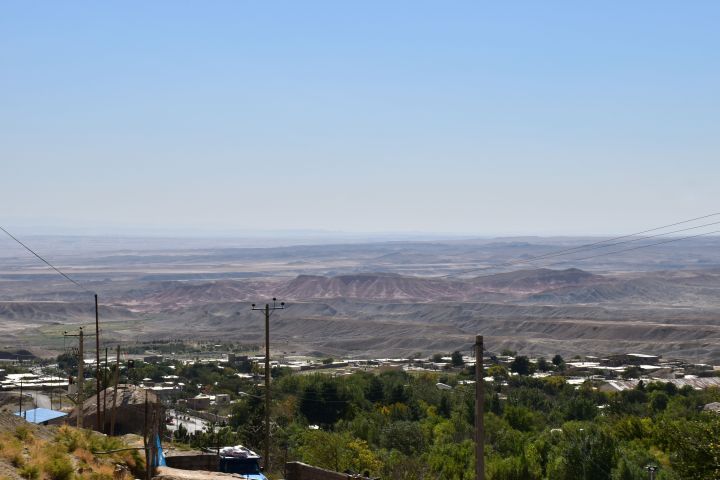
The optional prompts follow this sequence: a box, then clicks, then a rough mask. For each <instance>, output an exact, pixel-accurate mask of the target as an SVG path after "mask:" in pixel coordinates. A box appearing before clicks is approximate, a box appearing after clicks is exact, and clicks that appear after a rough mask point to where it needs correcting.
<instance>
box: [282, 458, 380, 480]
mask: <svg viewBox="0 0 720 480" xmlns="http://www.w3.org/2000/svg"><path fill="white" fill-rule="evenodd" d="M285 467H286V470H287V480H348V479H357V480H372V479H370V478H367V477H363V476H362V475H351V474H348V473H338V472H331V471H330V470H324V469H322V468H317V467H312V466H310V465H306V464H304V463H300V462H288V463H286V464H285Z"/></svg>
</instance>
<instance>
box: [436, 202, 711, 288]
mask: <svg viewBox="0 0 720 480" xmlns="http://www.w3.org/2000/svg"><path fill="white" fill-rule="evenodd" d="M717 215H720V213H713V214H710V215H704V216H702V217H696V218H693V219H690V220H684V221H682V222H675V223H671V224H668V225H663V226H662V227H656V228H651V229H647V230H643V231H641V232H636V233H631V234H628V235H621V236H619V237H614V238H610V239H607V240H602V241H599V242H593V243H589V244H586V245H580V246H577V247H572V248H567V249H563V250H559V251H555V252H549V253H545V254H542V255H535V256H532V257H528V258H516V259H513V260H509V261H506V262H502V263H497V264H494V265H487V266H483V267H476V268H470V269H466V270H462V271H459V272H452V273H449V274H446V275H443V276H442V277H441V278H447V277H451V276H457V275H465V274H468V273H472V272H477V271H485V270H496V269H499V268H502V267H510V266H515V265H522V264H530V263H532V262H535V261H537V260H543V259H546V258H553V257H559V256H566V255H572V254H575V253H581V252H584V251H590V250H597V249H601V248H609V247H613V246H618V245H624V244H628V243H634V242H638V241H642V240H648V239H651V238H657V237H661V236H666V235H671V234H673V233H680V232H686V231H690V230H697V229H698V228H703V227H709V226H713V225H717V224H720V221H718V222H710V223H706V224H703V225H696V226H693V227H688V228H682V229H678V230H673V231H669V232H663V233H658V234H654V235H647V236H644V237H639V238H632V239H631V240H624V241H621V242H615V241H616V240H621V239H625V238H630V237H635V236H637V235H641V234H644V233H648V232H652V231H657V230H662V229H665V228H669V227H672V226H676V225H681V224H686V223H690V222H693V221H697V220H699V219H703V218H709V217H713V216H717ZM714 233H718V231H713V232H705V233H702V234H699V235H690V236H683V237H679V238H673V239H671V240H668V241H665V242H658V243H652V244H649V245H641V246H639V247H634V248H631V249H624V250H617V251H613V252H606V253H602V254H599V255H594V256H590V257H583V258H579V259H573V260H574V261H579V260H586V259H589V258H595V257H600V256H604V255H612V254H614V253H620V252H624V251H630V250H637V249H640V248H647V247H652V246H655V245H661V244H664V243H671V242H675V241H680V240H686V239H689V238H695V237H701V236H705V235H712V234H714ZM612 242H615V243H612ZM556 263H560V262H551V263H549V264H547V265H554V264H556ZM483 276H485V275H483Z"/></svg>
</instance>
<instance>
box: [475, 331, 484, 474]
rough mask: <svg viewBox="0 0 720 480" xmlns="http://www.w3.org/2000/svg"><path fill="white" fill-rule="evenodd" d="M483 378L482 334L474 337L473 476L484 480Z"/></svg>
mask: <svg viewBox="0 0 720 480" xmlns="http://www.w3.org/2000/svg"><path fill="white" fill-rule="evenodd" d="M484 414H485V380H484V376H483V336H482V335H477V336H476V337H475V478H476V479H477V480H485V425H484V418H483V415H484Z"/></svg>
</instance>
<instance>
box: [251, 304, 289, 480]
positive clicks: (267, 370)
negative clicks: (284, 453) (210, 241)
mask: <svg viewBox="0 0 720 480" xmlns="http://www.w3.org/2000/svg"><path fill="white" fill-rule="evenodd" d="M276 302H277V298H273V304H272V307H271V306H270V304H269V303H266V304H265V307H264V308H256V307H255V304H254V303H253V304H252V309H253V310H262V311H264V313H265V446H264V451H263V464H264V466H265V469H266V470H267V469H268V466H269V465H270V315H271V314H272V312H273V311H275V310H284V309H285V302H280V305H279V306H278V305H277V304H276Z"/></svg>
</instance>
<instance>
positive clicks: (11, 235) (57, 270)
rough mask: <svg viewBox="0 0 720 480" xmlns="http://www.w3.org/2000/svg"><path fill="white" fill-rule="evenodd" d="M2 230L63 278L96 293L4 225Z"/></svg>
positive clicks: (84, 289)
mask: <svg viewBox="0 0 720 480" xmlns="http://www.w3.org/2000/svg"><path fill="white" fill-rule="evenodd" d="M0 230H2V231H3V232H5V234H6V235H7V236H8V237H10V238H12V239H13V240H15V241H16V242H17V243H18V244H19V245H21V246H22V247H23V248H24V249H25V250H27V251H28V252H30V253H32V254H33V255H34V256H36V257H37V258H38V259H40V261H42V262H43V263H44V264H46V265H47V266H48V267H50V268H52V269H53V270H55V271H56V272H57V273H58V274H60V275H61V276H62V277H63V278H65V279H66V280H68V281H69V282H71V283H73V284H74V285H75V286H76V287H78V288H81V289H82V290H83V291H86V292H89V293H94V292H92V291H90V290H88V289H87V288H85V287H84V286H83V285H81V284H80V283H79V282H77V281H75V280H74V279H72V278H70V276H69V275H67V274H66V273H65V272H63V271H62V270H60V269H59V268H57V267H56V266H55V265H53V264H52V263H50V262H49V261H48V260H46V259H45V258H43V257H42V256H41V255H40V254H39V253H37V252H36V251H35V250H33V249H32V248H30V247H28V246H27V245H26V244H25V243H23V242H22V241H20V239H18V238H17V237H16V236H15V235H13V234H12V233H10V232H9V231H7V230H6V229H5V228H4V227H2V226H0Z"/></svg>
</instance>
